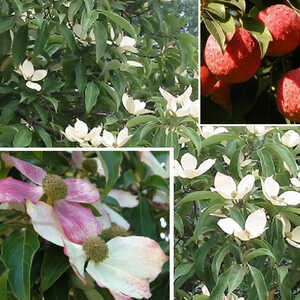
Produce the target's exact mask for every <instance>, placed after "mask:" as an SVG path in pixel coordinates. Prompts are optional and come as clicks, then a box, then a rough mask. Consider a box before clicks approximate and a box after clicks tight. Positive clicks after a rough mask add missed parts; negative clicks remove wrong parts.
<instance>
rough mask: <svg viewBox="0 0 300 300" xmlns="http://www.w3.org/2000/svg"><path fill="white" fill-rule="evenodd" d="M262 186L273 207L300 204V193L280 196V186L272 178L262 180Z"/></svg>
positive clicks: (293, 192)
mask: <svg viewBox="0 0 300 300" xmlns="http://www.w3.org/2000/svg"><path fill="white" fill-rule="evenodd" d="M261 186H262V190H263V194H264V195H265V197H266V198H267V199H268V200H270V201H271V203H272V204H273V205H279V206H286V205H297V204H300V193H297V192H295V191H287V192H284V193H282V194H281V195H278V194H279V190H280V186H279V184H278V182H277V181H276V180H274V179H273V177H272V176H270V177H267V178H266V180H265V181H263V180H261Z"/></svg>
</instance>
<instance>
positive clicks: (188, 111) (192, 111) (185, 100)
mask: <svg viewBox="0 0 300 300" xmlns="http://www.w3.org/2000/svg"><path fill="white" fill-rule="evenodd" d="M159 91H160V93H161V95H162V96H163V97H164V99H166V100H167V110H169V111H172V112H173V113H174V114H175V115H176V116H177V117H184V116H189V115H190V116H192V117H195V118H196V117H199V116H200V101H199V100H196V101H191V99H190V97H191V94H192V87H191V86H189V87H188V88H187V89H186V90H185V92H184V93H183V94H182V95H180V96H178V97H175V96H173V95H171V94H170V93H169V92H167V91H165V90H164V89H162V88H161V87H160V88H159ZM179 106H181V107H179Z"/></svg>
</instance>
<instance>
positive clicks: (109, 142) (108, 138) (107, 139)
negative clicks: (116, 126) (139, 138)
mask: <svg viewBox="0 0 300 300" xmlns="http://www.w3.org/2000/svg"><path fill="white" fill-rule="evenodd" d="M131 137H132V135H129V134H128V128H127V127H125V128H123V129H122V130H121V131H120V132H119V133H118V135H117V136H115V135H113V134H112V133H111V132H109V131H107V130H103V136H102V143H103V145H104V146H105V147H115V148H118V147H122V146H123V145H125V144H126V143H127V142H128V141H129V139H130V138H131Z"/></svg>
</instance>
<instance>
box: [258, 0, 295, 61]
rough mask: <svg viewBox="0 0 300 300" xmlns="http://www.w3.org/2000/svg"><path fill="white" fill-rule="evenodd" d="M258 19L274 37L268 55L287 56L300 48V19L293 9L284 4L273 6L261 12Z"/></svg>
mask: <svg viewBox="0 0 300 300" xmlns="http://www.w3.org/2000/svg"><path fill="white" fill-rule="evenodd" d="M257 19H258V20H259V21H260V22H262V23H263V24H264V25H265V26H266V27H267V28H268V29H269V31H270V33H271V35H272V37H273V41H271V42H270V44H269V47H268V51H267V54H268V55H271V56H281V55H285V54H287V53H290V52H292V51H294V50H295V49H296V48H297V47H298V46H299V44H300V17H299V16H298V15H297V13H296V12H295V11H294V10H293V9H292V8H290V7H288V6H286V5H282V4H277V5H272V6H269V7H267V8H265V9H264V10H262V11H260V12H259V14H258V15H257Z"/></svg>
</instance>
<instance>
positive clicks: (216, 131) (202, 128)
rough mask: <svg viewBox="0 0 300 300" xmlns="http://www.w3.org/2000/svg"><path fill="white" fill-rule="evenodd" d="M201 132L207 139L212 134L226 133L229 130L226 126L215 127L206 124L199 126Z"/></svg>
mask: <svg viewBox="0 0 300 300" xmlns="http://www.w3.org/2000/svg"><path fill="white" fill-rule="evenodd" d="M199 132H200V134H201V135H202V136H203V137H204V138H205V139H207V138H209V137H210V136H213V135H216V134H221V133H226V132H228V130H227V129H226V128H225V127H216V128H214V126H211V125H206V126H199Z"/></svg>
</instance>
